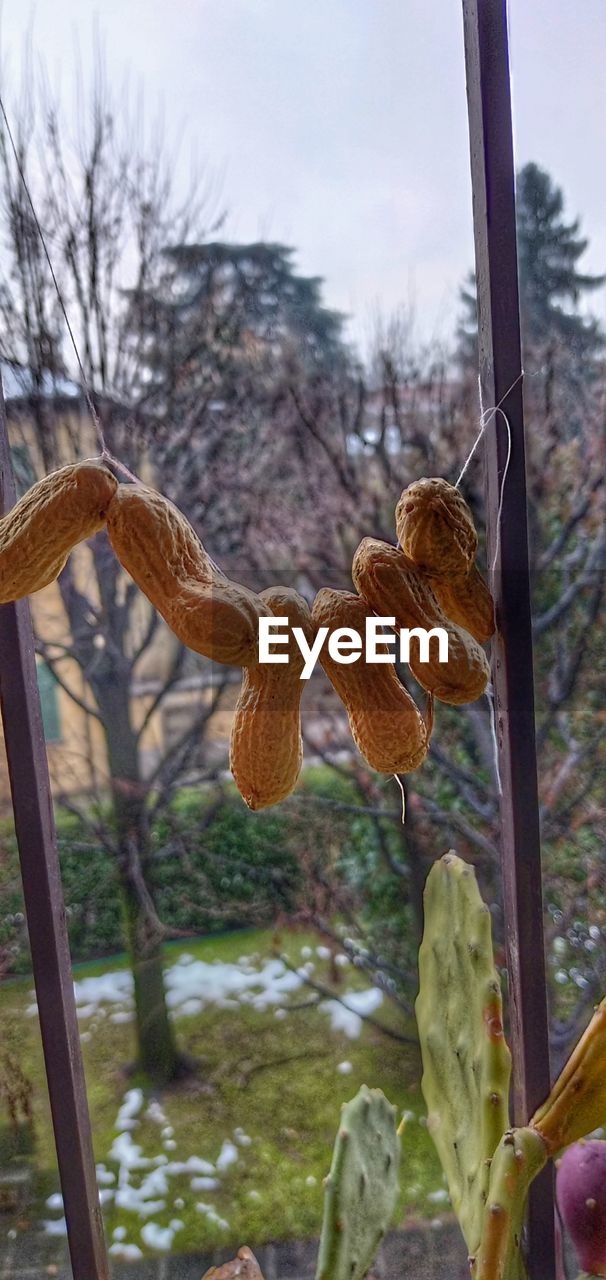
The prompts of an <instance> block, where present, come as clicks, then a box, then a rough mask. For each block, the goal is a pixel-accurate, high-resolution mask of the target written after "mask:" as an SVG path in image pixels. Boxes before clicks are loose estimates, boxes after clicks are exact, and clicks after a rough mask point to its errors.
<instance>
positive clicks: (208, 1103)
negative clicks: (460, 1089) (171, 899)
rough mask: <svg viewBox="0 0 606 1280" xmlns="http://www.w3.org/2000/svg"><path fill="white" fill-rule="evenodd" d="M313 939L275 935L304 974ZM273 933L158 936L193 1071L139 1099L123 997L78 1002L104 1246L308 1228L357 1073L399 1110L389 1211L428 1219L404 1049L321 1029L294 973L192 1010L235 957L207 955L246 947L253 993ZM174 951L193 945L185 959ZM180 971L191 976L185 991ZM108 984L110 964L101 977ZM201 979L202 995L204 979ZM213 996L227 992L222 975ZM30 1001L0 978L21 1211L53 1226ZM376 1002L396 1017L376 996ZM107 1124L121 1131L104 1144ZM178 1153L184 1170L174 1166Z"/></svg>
mask: <svg viewBox="0 0 606 1280" xmlns="http://www.w3.org/2000/svg"><path fill="white" fill-rule="evenodd" d="M318 941H319V940H318V939H317V938H315V937H310V936H306V935H304V934H302V933H288V934H287V933H283V934H282V935H281V937H280V940H279V943H278V946H279V948H280V949H281V950H282V951H283V952H285V953H286V954H287V955H288V956H289V959H290V961H291V962H292V963H293V964H295V965H301V964H305V963H307V964H309V965H311V964H313V965H314V969H313V976H314V977H315V978H319V979H321V980H325V979H326V978H327V960H326V958H325V957H324V956H322V955H321V956H318V954H317V951H316V948H317V946H318ZM275 944H276V940H275V937H274V935H272V934H271V933H270V932H261V931H250V930H247V931H243V932H238V933H236V934H231V935H228V936H224V937H220V938H217V937H213V938H209V939H203V940H198V941H194V942H188V943H187V945H184V944H179V945H178V946H175V945H173V946H170V947H168V948H167V952H166V956H167V969H168V970H169V990H170V989H171V987H170V984H171V981H172V980H173V979H174V984H176V985H175V988H174V989H176V988H177V987H178V988H179V992H180V997H179V999H180V1003H179V1004H178V1005H177V1007H176V1009H175V1024H176V1030H177V1034H178V1039H179V1044H180V1046H181V1048H183V1049H184V1050H186V1051H187V1052H188V1053H189V1054H191V1055H193V1056H194V1057H195V1058H196V1059H198V1061H199V1063H200V1070H199V1075H198V1078H195V1079H192V1080H190V1081H189V1082H187V1083H185V1084H183V1085H181V1086H180V1087H179V1088H175V1089H173V1090H169V1091H166V1092H165V1093H163V1094H162V1096H161V1097H157V1098H153V1097H152V1095H151V1094H150V1093H145V1096H144V1097H141V1094H140V1093H139V1092H137V1091H138V1089H139V1087H140V1085H141V1082H140V1081H138V1080H137V1079H136V1078H133V1077H129V1076H127V1074H126V1072H125V1065H126V1064H127V1063H128V1062H129V1061H132V1059H133V1056H134V1044H133V1027H132V1022H130V1021H126V1020H125V1019H126V1018H127V1017H128V1009H127V1007H126V1002H125V1001H124V1000H122V1001H118V1002H115V1001H114V1002H113V1003H112V1002H111V1001H104V1000H102V999H97V998H93V999H91V1001H90V1002H89V1003H88V1005H87V1006H86V1008H85V1010H84V1012H85V1015H86V1016H84V1017H81V1019H80V1027H81V1033H83V1054H84V1062H85V1069H86V1079H87V1086H88V1095H89V1103H90V1108H91V1115H92V1122H93V1136H94V1146H95V1157H96V1159H97V1161H98V1163H99V1164H101V1165H103V1166H104V1168H105V1172H104V1171H103V1170H102V1171H101V1178H100V1181H101V1190H102V1192H105V1196H106V1204H105V1206H104V1211H105V1216H106V1225H107V1232H108V1238H109V1241H110V1244H112V1245H113V1248H114V1253H115V1256H116V1257H118V1256H124V1257H127V1256H128V1253H129V1250H130V1251H131V1256H133V1257H135V1256H137V1254H136V1252H135V1250H140V1251H141V1252H142V1253H143V1254H145V1253H147V1252H152V1253H153V1252H154V1249H155V1248H158V1247H159V1248H164V1249H166V1248H170V1249H171V1251H173V1252H186V1251H187V1250H205V1249H208V1248H212V1247H214V1246H215V1245H219V1244H229V1243H234V1244H237V1243H238V1242H241V1241H247V1242H248V1243H249V1244H251V1245H254V1244H259V1243H261V1242H263V1241H265V1240H268V1239H280V1238H288V1237H302V1236H309V1235H314V1234H316V1233H317V1232H318V1230H319V1225H320V1220H321V1211H322V1179H323V1177H324V1176H325V1175H326V1173H327V1171H328V1167H329V1164H330V1154H331V1148H332V1143H333V1139H334V1135H335V1132H336V1128H337V1123H338V1116H339V1107H340V1105H341V1104H342V1103H343V1102H345V1101H346V1100H347V1099H349V1098H351V1097H352V1096H353V1094H354V1093H355V1092H356V1091H357V1089H358V1088H359V1086H360V1085H361V1084H362V1083H367V1084H369V1085H374V1086H380V1087H381V1088H382V1089H383V1090H384V1091H385V1093H386V1094H387V1096H388V1098H389V1099H390V1100H391V1101H392V1102H394V1103H395V1104H396V1106H397V1107H398V1109H399V1111H400V1112H404V1111H406V1112H411V1113H413V1115H412V1117H411V1118H409V1122H408V1123H407V1125H406V1129H405V1135H404V1145H403V1169H402V1179H401V1182H402V1197H401V1203H400V1207H399V1214H398V1216H399V1218H402V1217H403V1216H404V1215H405V1214H406V1213H412V1214H415V1215H429V1216H431V1217H434V1216H436V1214H438V1213H439V1212H440V1211H444V1204H443V1203H442V1195H443V1191H442V1188H443V1182H442V1177H441V1173H440V1170H439V1166H438V1163H437V1159H436V1157H435V1154H434V1152H433V1148H432V1146H431V1142H430V1140H429V1138H428V1135H427V1131H426V1129H425V1128H424V1126H423V1124H422V1123H420V1122H419V1118H420V1117H422V1115H423V1105H422V1099H421V1095H420V1090H419V1085H418V1081H419V1075H420V1067H419V1061H418V1055H417V1053H416V1051H415V1050H414V1048H411V1047H409V1046H402V1045H399V1044H397V1043H396V1042H395V1041H394V1040H392V1039H389V1038H388V1037H386V1036H384V1035H382V1034H381V1033H380V1032H378V1031H377V1030H375V1029H374V1028H371V1027H368V1026H365V1027H364V1029H363V1031H362V1033H361V1034H360V1035H359V1036H358V1037H357V1038H350V1037H349V1036H348V1035H346V1034H345V1033H344V1031H343V1030H335V1029H333V1027H332V1024H331V1019H330V1017H329V1016H328V1014H327V1013H326V1012H324V1011H323V1010H321V1009H317V1008H312V1007H309V1001H310V999H311V997H312V994H313V993H312V992H311V991H310V990H309V988H307V987H305V986H301V987H300V988H299V989H298V990H295V991H291V992H289V993H287V994H284V995H283V996H282V999H281V1003H280V1004H279V1005H274V1004H271V1003H269V999H270V998H271V997H268V1002H267V1004H266V1007H265V1008H262V1007H261V1008H259V1007H257V1006H256V1005H253V1004H250V1003H248V1004H247V1003H242V1000H241V999H240V998H236V997H235V996H234V993H233V992H230V991H227V997H226V998H227V1007H220V1005H219V1004H217V1003H216V1002H215V1001H213V1000H210V1002H208V1003H206V1005H205V1007H204V1008H203V1009H201V1010H200V1009H197V1008H196V1001H197V999H198V998H199V997H200V996H203V991H202V990H201V989H200V988H201V987H202V986H203V985H204V982H206V983H208V982H211V983H213V984H214V983H215V982H216V981H218V983H219V987H221V984H222V983H223V987H224V986H225V983H224V976H225V974H226V973H227V975H228V978H229V975H233V973H234V972H235V970H229V971H227V970H224V969H222V968H221V966H230V965H231V966H236V965H237V963H238V961H239V960H240V958H241V957H244V956H245V957H248V958H249V963H248V968H249V970H252V969H255V970H257V969H258V970H259V974H260V978H259V981H258V982H257V981H256V975H255V974H254V973H252V972H251V973H249V978H248V982H249V985H248V988H247V990H248V998H249V999H251V998H255V997H256V999H257V1001H258V1000H259V999H260V998H262V997H263V989H264V988H263V981H262V978H263V970H264V966H265V965H266V964H267V963H268V962H269V961H270V959H271V958H272V955H273V956H274V957H275V955H276V951H275ZM184 954H186V955H187V956H189V957H191V959H190V960H189V961H188V962H187V963H183V955H184ZM200 961H202V962H203V963H205V964H210V965H213V969H212V970H210V971H205V974H206V976H205V978H204V982H203V981H202V980H200V981H199V980H198V979H199V974H200V973H201V971H199V970H198V969H196V967H195V965H196V962H200ZM217 962H218V963H217ZM192 965H193V966H194V968H192V967H191V966H192ZM124 970H125V962H124V958H123V957H117V958H116V959H115V960H111V959H110V960H105V961H103V962H102V963H95V964H88V965H80V966H77V968H76V970H75V978H76V981H77V982H79V983H81V982H83V981H84V980H90V979H96V980H99V979H104V980H105V981H108V977H107V976H108V975H114V974H116V973H119V972H121V971H122V972H123V971H124ZM171 970H173V973H172V979H171V974H170V971H171ZM188 971H189V972H188ZM265 972H266V973H267V972H268V971H267V970H266V971H265ZM341 973H342V983H341V988H340V991H341V994H344V993H345V992H353V991H356V990H358V991H360V990H362V989H365V988H366V987H367V986H368V983H367V981H366V980H365V979H364V978H363V977H362V976H361V975H360V974H359V973H358V972H356V971H354V970H353V969H352V967H351V966H350V965H344V966H343V968H342V969H341ZM184 975H185V978H184ZM184 981H186V982H187V983H188V984H189V988H188V991H187V992H185V996H187V999H188V1003H184V999H185V996H184V991H185V989H184V988H183V985H182V984H183V982H184ZM115 982H116V979H114V978H110V979H109V987H110V988H111V987H112V984H115ZM179 984H181V986H179ZM270 988H271V984H270ZM92 989H93V991H94V989H95V984H93V988H92ZM206 990H207V997H209V996H210V994H211V992H210V991H209V988H208V985H207V986H206ZM97 994H98V993H97ZM222 994H223V998H225V990H224V989H223V993H222ZM266 994H267V993H266ZM192 1000H193V1003H192ZM230 1001H231V1002H232V1003H230ZM30 1003H31V982H30V981H27V980H21V979H20V980H18V981H14V982H11V983H9V984H5V985H4V986H3V987H2V988H0V1030H1V1034H2V1041H3V1048H4V1052H6V1051H9V1052H11V1051H12V1052H13V1053H14V1055H15V1057H16V1058H18V1060H19V1062H20V1064H21V1067H22V1069H23V1071H24V1072H25V1074H26V1075H27V1076H28V1077H29V1078H30V1079H31V1081H32V1082H33V1085H34V1116H35V1135H36V1157H35V1158H36V1164H37V1168H38V1170H39V1174H40V1178H39V1187H40V1197H41V1198H40V1203H39V1205H38V1206H37V1207H36V1212H35V1213H34V1215H33V1217H34V1219H35V1218H36V1217H38V1218H39V1219H45V1220H46V1221H50V1222H58V1223H59V1224H60V1223H61V1219H62V1209H61V1207H60V1205H57V1206H56V1207H55V1206H54V1205H53V1206H52V1207H50V1208H49V1207H46V1205H45V1200H46V1198H47V1197H48V1196H49V1195H51V1194H52V1193H56V1192H57V1190H58V1180H57V1176H56V1172H55V1171H54V1149H53V1142H52V1133H51V1128H50V1121H49V1113H48V1105H47V1102H46V1095H45V1086H44V1076H43V1066H42V1058H41V1050H40V1040H39V1032H38V1024H37V1019H36V1017H35V1016H34V1017H32V1016H31V1015H29V1016H28V1015H27V1013H26V1009H27V1006H28V1005H29V1004H30ZM297 1006H299V1007H297ZM285 1011H286V1012H285ZM81 1012H83V1010H82V1009H81ZM276 1012H277V1016H276ZM375 1016H376V1017H377V1018H378V1019H380V1020H383V1021H384V1022H390V1023H391V1024H392V1025H394V1015H393V1012H392V1011H391V1009H390V1008H389V1007H388V1006H387V1005H386V1004H385V1003H383V1005H382V1006H381V1007H380V1008H379V1009H378V1010H376V1011H375ZM343 1064H345V1065H343ZM347 1064H349V1065H347ZM127 1094H128V1099H127V1103H126V1106H125V1105H124V1100H125V1096H126V1095H127ZM150 1104H151V1105H150ZM121 1108H122V1115H121V1118H120V1122H119V1121H118V1114H119V1112H120V1110H121ZM129 1112H130V1113H131V1114H130V1115H129ZM129 1126H130V1127H129ZM119 1132H121V1133H122V1135H123V1136H122V1138H120V1139H119V1141H118V1143H117V1146H115V1147H114V1143H115V1142H116V1138H117V1135H118V1133H119ZM112 1149H113V1150H112ZM137 1149H138V1151H137ZM188 1160H189V1161H190V1164H189V1165H188V1168H187V1169H185V1170H184V1169H181V1171H179V1170H178V1169H175V1168H174V1166H175V1164H180V1165H183V1164H185V1163H186V1162H187V1161H188ZM217 1160H219V1167H218V1168H217ZM133 1161H134V1163H133ZM143 1161H146V1162H149V1163H145V1164H143ZM129 1162H130V1168H129ZM207 1165H208V1168H207V1167H206V1166H207ZM211 1166H212V1167H211ZM112 1175H113V1177H112ZM200 1179H201V1181H200ZM209 1179H210V1181H209ZM120 1184H121V1185H120ZM142 1184H143V1191H142V1189H141V1188H142ZM117 1189H118V1195H117V1199H118V1202H119V1203H118V1204H117V1203H116V1190H117ZM428 1196H429V1198H428ZM176 1224H180V1225H176ZM142 1233H143V1234H142ZM171 1233H172V1240H171V1238H170V1236H171Z"/></svg>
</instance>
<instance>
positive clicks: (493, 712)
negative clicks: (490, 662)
mask: <svg viewBox="0 0 606 1280" xmlns="http://www.w3.org/2000/svg"><path fill="white" fill-rule="evenodd" d="M485 697H486V698H487V700H488V709H489V712H490V717H489V718H490V737H491V739H492V753H493V762H494V772H495V778H496V782H497V791H498V793H499V795H500V796H502V795H503V787H502V784H501V770H500V768H499V740H498V737H497V709H496V706H495V700H494V689H493V687H492V685H491V684H489V685H487V686H486V693H485Z"/></svg>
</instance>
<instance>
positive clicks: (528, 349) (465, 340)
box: [458, 163, 606, 385]
mask: <svg viewBox="0 0 606 1280" xmlns="http://www.w3.org/2000/svg"><path fill="white" fill-rule="evenodd" d="M517 232H518V264H519V276H520V312H521V321H522V339H523V344H524V349H525V355H526V357H527V358H528V356H529V354H530V355H531V357H532V360H533V363H535V362H536V363H539V364H540V363H541V362H544V361H545V360H547V363H548V364H549V368H550V375H551V378H552V379H553V375H554V368H553V365H554V362H555V363H556V364H557V367H558V372H559V373H560V374H563V375H564V378H565V380H566V381H568V382H569V383H570V384H571V385H572V384H577V383H578V381H579V379H580V380H581V381H582V379H583V378H587V376H588V375H589V373H590V369H591V363H592V361H593V360H594V359H595V357H596V356H597V355H598V353H599V351H600V349H601V348H602V346H603V343H604V337H603V334H602V331H601V328H600V325H599V323H598V321H597V320H596V319H595V318H593V317H590V316H587V315H585V314H583V311H582V309H581V304H582V303H583V301H584V299H585V297H586V296H587V294H589V293H593V292H594V291H595V290H596V289H598V288H600V286H601V285H602V284H603V283H604V281H605V280H606V276H603V275H600V276H595V275H588V274H586V273H584V272H582V271H580V270H579V269H578V264H579V260H580V259H581V258H582V256H583V254H584V253H585V250H586V249H587V244H588V241H587V239H586V237H584V236H582V235H581V234H580V220H579V218H575V219H573V221H572V222H567V221H566V219H565V217H564V197H563V194H562V191H561V188H560V187H558V186H556V185H555V183H554V182H553V180H552V179H551V177H550V176H549V174H548V173H546V172H545V170H544V169H541V168H540V167H539V166H538V165H537V164H533V163H531V164H527V165H525V166H524V168H523V169H521V170H520V172H519V174H518V178H517ZM461 300H462V303H463V313H462V316H461V321H460V325H459V333H458V336H459V358H460V360H461V362H462V364H463V365H464V366H469V365H473V367H475V368H477V315H476V291H475V280H474V278H473V276H470V277H468V279H467V280H466V282H465V285H464V286H463V289H462V290H461ZM556 353H557V357H556Z"/></svg>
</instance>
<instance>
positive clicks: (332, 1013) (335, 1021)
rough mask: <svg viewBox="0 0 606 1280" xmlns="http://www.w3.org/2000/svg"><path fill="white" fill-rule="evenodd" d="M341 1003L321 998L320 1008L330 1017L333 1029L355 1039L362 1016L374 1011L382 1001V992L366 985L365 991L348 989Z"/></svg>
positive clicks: (360, 1026)
mask: <svg viewBox="0 0 606 1280" xmlns="http://www.w3.org/2000/svg"><path fill="white" fill-rule="evenodd" d="M344 1000H346V1001H347V1004H346V1005H345V1004H341V1002H340V1001H339V1000H323V1001H322V1002H321V1004H320V1008H321V1009H323V1010H324V1012H325V1013H327V1014H328V1015H329V1017H330V1023H331V1027H332V1029H333V1031H342V1032H343V1033H344V1035H346V1036H348V1037H349V1039H350V1040H357V1039H358V1036H359V1035H360V1032H361V1030H362V1027H363V1025H364V1023H363V1016H365V1015H366V1014H369V1013H374V1011H375V1009H378V1008H379V1007H380V1005H382V1003H383V992H382V991H380V990H379V988H378V987H368V988H367V989H366V990H365V991H349V992H348V993H347V994H346V995H345V996H344Z"/></svg>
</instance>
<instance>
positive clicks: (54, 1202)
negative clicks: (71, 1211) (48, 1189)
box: [46, 1191, 63, 1209]
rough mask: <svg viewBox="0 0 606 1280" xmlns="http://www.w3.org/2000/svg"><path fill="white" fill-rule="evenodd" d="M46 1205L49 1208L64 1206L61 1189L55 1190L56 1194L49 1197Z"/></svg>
mask: <svg viewBox="0 0 606 1280" xmlns="http://www.w3.org/2000/svg"><path fill="white" fill-rule="evenodd" d="M46 1207H47V1209H62V1208H63V1196H62V1195H61V1192H60V1191H55V1193H54V1195H52V1196H49V1197H48V1200H47V1201H46Z"/></svg>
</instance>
